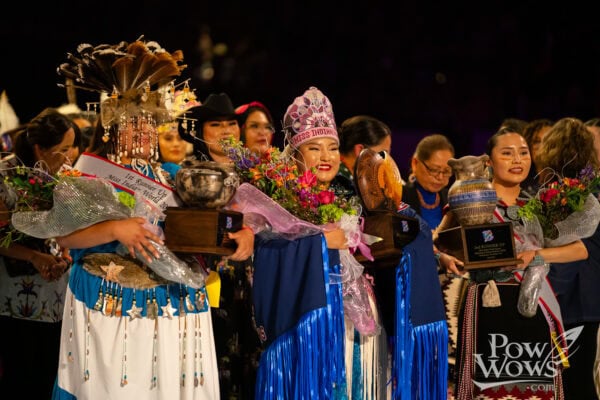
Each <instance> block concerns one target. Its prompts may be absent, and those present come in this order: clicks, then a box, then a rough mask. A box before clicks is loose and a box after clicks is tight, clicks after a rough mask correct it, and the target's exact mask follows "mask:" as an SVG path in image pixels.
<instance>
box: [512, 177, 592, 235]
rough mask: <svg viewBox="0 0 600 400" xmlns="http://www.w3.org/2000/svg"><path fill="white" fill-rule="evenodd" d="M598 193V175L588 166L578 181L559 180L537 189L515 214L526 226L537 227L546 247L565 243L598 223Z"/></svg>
mask: <svg viewBox="0 0 600 400" xmlns="http://www.w3.org/2000/svg"><path fill="white" fill-rule="evenodd" d="M599 191H600V176H599V175H598V174H597V171H594V170H593V169H592V168H591V167H588V168H586V169H584V170H582V171H581V173H580V174H579V176H578V177H577V178H558V179H557V180H556V181H553V182H551V183H550V184H548V185H547V186H546V187H544V188H542V189H540V191H539V192H538V194H537V195H536V196H535V197H534V198H532V199H530V200H529V201H528V202H527V203H526V204H525V205H524V206H523V207H521V208H520V209H519V212H518V215H519V216H520V217H521V218H522V220H523V222H524V223H525V224H535V225H537V224H539V230H541V236H543V239H544V241H545V242H547V243H546V245H555V246H556V245H560V244H566V243H569V242H572V241H574V240H578V239H581V238H584V237H588V236H591V234H592V233H593V232H594V231H595V229H596V226H597V225H598V222H599V221H600V205H599V204H598V199H597V197H596V195H597V193H598V192H599ZM536 221H537V222H536ZM584 221H585V223H583V222H584ZM538 234H539V233H538Z"/></svg>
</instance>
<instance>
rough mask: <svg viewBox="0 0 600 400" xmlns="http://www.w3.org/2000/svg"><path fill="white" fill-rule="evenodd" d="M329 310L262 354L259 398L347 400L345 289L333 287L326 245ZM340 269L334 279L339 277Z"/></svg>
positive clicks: (314, 314)
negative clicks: (330, 279) (343, 292)
mask: <svg viewBox="0 0 600 400" xmlns="http://www.w3.org/2000/svg"><path fill="white" fill-rule="evenodd" d="M322 254H323V273H324V278H325V293H326V296H327V306H326V307H322V308H318V309H316V310H313V311H310V312H308V313H306V314H305V315H303V316H302V318H301V319H300V321H299V322H298V324H297V325H296V326H295V327H294V328H292V329H291V330H290V331H288V332H286V333H284V334H282V335H280V336H279V337H277V339H275V340H274V341H273V343H271V345H269V347H268V348H267V349H265V351H264V352H263V354H262V356H261V359H260V364H259V367H258V371H257V376H256V391H255V394H256V396H255V398H256V399H257V400H259V399H265V400H267V399H299V400H302V399H347V398H348V396H347V394H346V370H345V365H344V307H343V305H342V301H343V298H342V286H341V285H340V284H336V285H330V283H329V282H330V281H329V272H330V271H329V256H328V254H327V243H326V242H325V238H324V237H323V240H322ZM339 268H340V266H339V265H335V266H332V268H331V269H332V271H331V272H332V273H339Z"/></svg>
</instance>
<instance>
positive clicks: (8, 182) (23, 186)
mask: <svg viewBox="0 0 600 400" xmlns="http://www.w3.org/2000/svg"><path fill="white" fill-rule="evenodd" d="M0 175H1V176H2V183H1V185H2V188H1V189H0V192H1V197H2V203H3V206H4V208H5V210H4V211H3V213H4V217H3V218H1V219H0V246H2V247H9V246H10V245H11V243H23V242H26V241H28V240H30V239H31V237H30V236H29V235H26V234H25V233H23V232H21V231H19V230H17V229H15V227H14V226H13V224H12V223H11V218H10V215H11V214H13V213H16V212H20V211H43V210H49V209H50V208H52V205H53V191H54V188H55V186H56V184H57V183H58V181H59V179H60V178H62V177H67V176H80V175H81V174H80V173H79V171H76V170H67V169H64V170H61V171H59V173H58V174H57V175H56V176H53V175H51V174H48V173H47V172H46V171H45V170H43V169H41V168H30V167H26V166H23V165H14V164H10V162H9V163H4V164H3V166H2V170H1V171H0Z"/></svg>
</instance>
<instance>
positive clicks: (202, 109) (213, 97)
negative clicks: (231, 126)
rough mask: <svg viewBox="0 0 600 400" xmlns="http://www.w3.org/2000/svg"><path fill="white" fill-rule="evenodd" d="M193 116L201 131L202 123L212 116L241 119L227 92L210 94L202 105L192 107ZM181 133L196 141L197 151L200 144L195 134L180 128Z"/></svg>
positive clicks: (186, 139)
mask: <svg viewBox="0 0 600 400" xmlns="http://www.w3.org/2000/svg"><path fill="white" fill-rule="evenodd" d="M190 111H191V114H192V115H191V117H192V118H193V119H195V120H196V121H195V122H194V124H195V126H196V129H197V130H199V131H201V130H202V124H203V123H204V122H206V121H209V120H211V119H212V118H217V119H222V118H229V117H231V119H235V120H238V121H239V118H240V116H239V115H237V114H236V113H235V108H233V103H232V102H231V99H230V98H229V96H227V94H225V93H219V94H216V93H213V94H210V95H209V96H208V97H207V98H206V100H205V101H204V103H202V105H199V106H197V107H194V108H192V109H190ZM179 134H180V135H181V138H182V139H183V140H185V141H187V142H190V143H194V152H196V146H197V145H199V143H198V140H197V139H196V137H195V134H191V133H190V132H188V131H187V130H184V129H180V130H179Z"/></svg>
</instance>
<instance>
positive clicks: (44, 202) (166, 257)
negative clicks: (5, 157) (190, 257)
mask: <svg viewBox="0 0 600 400" xmlns="http://www.w3.org/2000/svg"><path fill="white" fill-rule="evenodd" d="M2 172H6V171H2ZM14 172H15V175H14V176H13V177H12V178H11V177H10V176H9V177H5V181H4V183H5V185H6V186H7V187H8V188H9V190H10V191H12V192H14V193H16V194H17V195H19V196H23V197H18V199H19V200H17V201H16V203H15V206H14V208H13V212H12V216H11V218H10V224H8V225H6V226H5V227H4V228H3V229H4V231H3V233H4V236H3V239H2V240H3V243H4V242H6V243H7V245H9V244H10V243H11V242H14V241H17V240H20V238H22V237H23V238H25V237H34V238H39V239H50V238H55V237H59V236H64V235H68V234H70V233H72V232H74V231H76V230H79V229H83V228H86V227H89V226H91V225H93V224H96V223H99V222H102V221H106V220H112V219H123V218H130V217H133V216H137V217H144V218H146V220H147V222H146V228H147V229H149V230H153V231H154V232H155V233H156V234H157V235H159V236H160V235H161V234H162V230H158V229H160V228H158V226H156V225H155V224H153V223H152V222H157V219H158V218H159V217H160V215H159V214H160V213H161V211H160V210H159V209H158V208H157V206H156V205H154V204H151V203H150V202H149V201H147V200H146V199H145V198H144V197H143V196H142V195H132V194H130V193H127V192H124V191H117V190H116V189H115V187H114V186H113V185H112V184H111V183H110V181H108V180H106V179H103V178H98V177H92V176H82V174H81V173H80V172H79V171H77V170H73V169H70V170H64V171H61V172H59V174H58V175H57V176H55V177H52V176H49V175H47V174H45V173H44V172H43V171H42V170H40V169H38V168H26V167H18V168H15V171H14ZM151 243H152V245H153V246H154V247H155V248H156V249H157V250H158V252H159V254H160V256H159V257H157V258H153V260H152V261H151V262H149V261H148V260H146V259H145V258H144V257H142V256H141V254H139V252H137V251H136V258H137V259H138V261H140V262H142V263H144V264H145V265H147V266H148V267H149V268H150V269H151V270H153V271H154V272H156V274H157V275H159V276H160V277H162V278H164V279H166V280H169V281H172V282H178V283H183V284H186V285H189V286H191V287H194V288H201V287H203V286H204V276H203V275H201V274H196V273H193V272H192V271H191V270H190V269H189V268H188V267H187V265H186V263H184V262H183V261H182V260H180V259H179V258H178V257H177V256H176V255H175V254H174V253H172V252H171V251H170V250H169V249H168V248H167V247H166V246H164V245H163V244H160V243H156V242H151ZM116 251H117V253H119V254H120V255H123V256H127V255H128V253H129V251H128V250H127V249H126V248H125V247H124V246H123V245H122V244H119V245H118V246H117V248H116Z"/></svg>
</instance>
